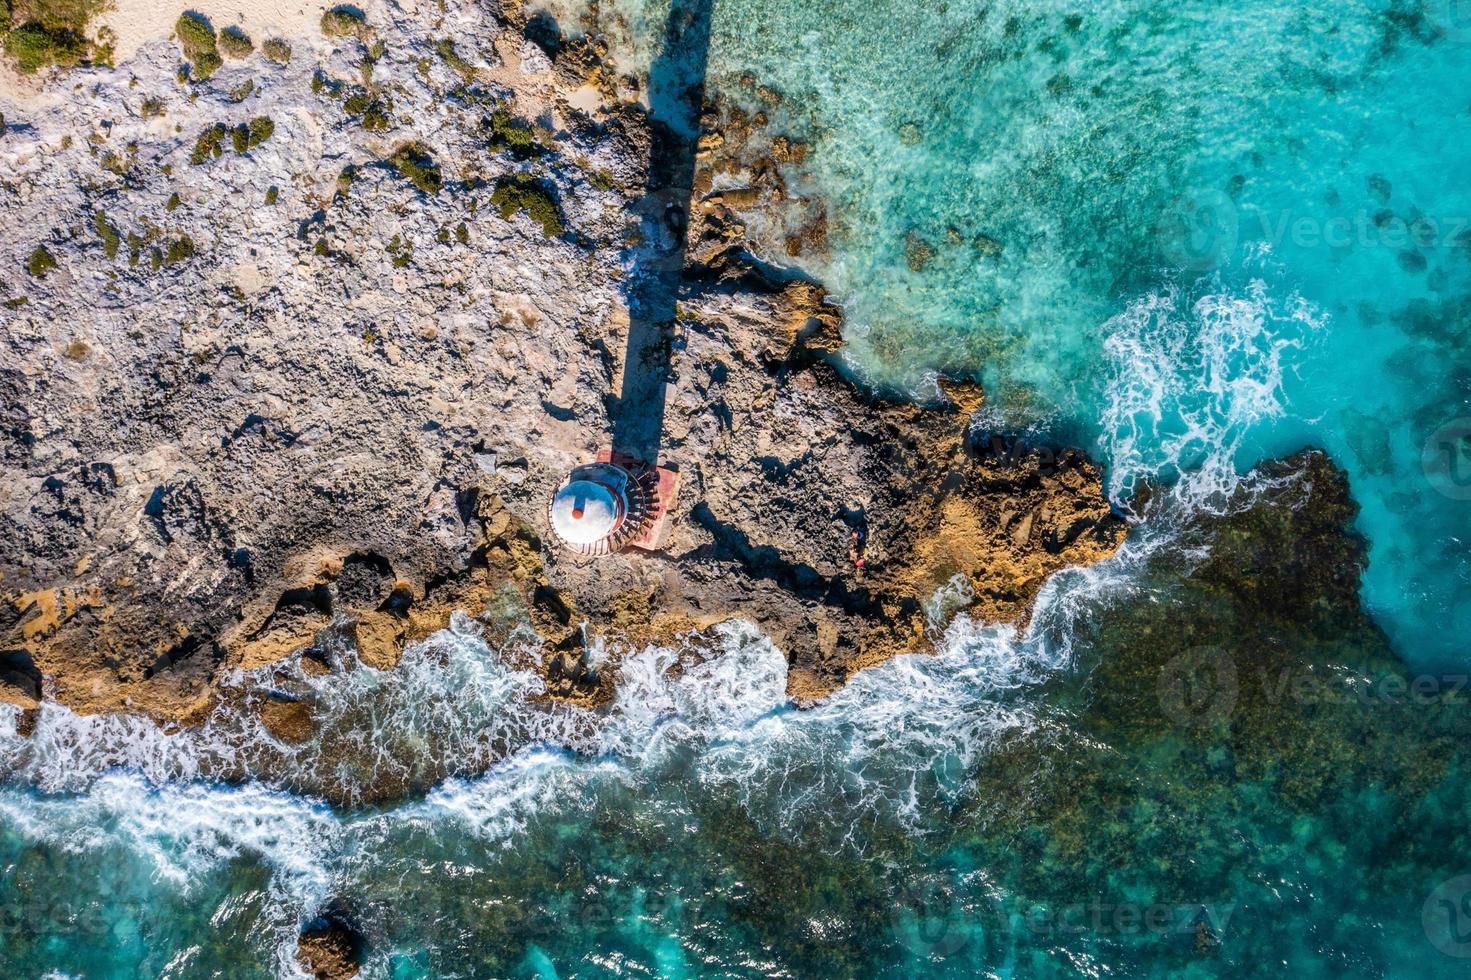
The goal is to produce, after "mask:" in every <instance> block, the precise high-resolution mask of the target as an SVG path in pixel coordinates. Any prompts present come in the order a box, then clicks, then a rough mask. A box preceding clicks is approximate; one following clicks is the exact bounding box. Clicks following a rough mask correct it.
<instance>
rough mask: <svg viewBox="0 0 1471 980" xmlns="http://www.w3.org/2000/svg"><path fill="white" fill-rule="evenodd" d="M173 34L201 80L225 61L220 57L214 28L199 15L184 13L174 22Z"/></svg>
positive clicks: (196, 76) (195, 75)
mask: <svg viewBox="0 0 1471 980" xmlns="http://www.w3.org/2000/svg"><path fill="white" fill-rule="evenodd" d="M174 34H175V35H177V37H178V38H179V47H180V48H181V49H183V52H184V57H185V59H186V60H188V62H189V64H190V66H191V67H192V68H193V71H194V77H195V78H198V79H200V80H201V81H202V80H204V79H206V78H209V77H210V76H211V75H213V74H214V73H215V72H217V71H219V70H220V66H221V65H223V64H224V63H225V62H224V59H222V58H221V57H220V48H219V41H218V38H217V37H216V36H215V29H214V28H213V27H211V26H210V23H209V21H207V20H205V19H204V18H203V17H201V16H200V15H198V14H192V13H186V14H184V15H183V16H182V17H180V18H179V19H178V21H176V22H175V23H174Z"/></svg>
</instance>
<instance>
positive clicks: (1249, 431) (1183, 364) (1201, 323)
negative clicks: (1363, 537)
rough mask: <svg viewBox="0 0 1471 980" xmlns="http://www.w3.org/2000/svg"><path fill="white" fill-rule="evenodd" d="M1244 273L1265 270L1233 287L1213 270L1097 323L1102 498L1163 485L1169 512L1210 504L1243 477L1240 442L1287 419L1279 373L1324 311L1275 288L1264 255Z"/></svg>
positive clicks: (1211, 507)
mask: <svg viewBox="0 0 1471 980" xmlns="http://www.w3.org/2000/svg"><path fill="white" fill-rule="evenodd" d="M1247 268H1248V269H1249V270H1251V271H1254V272H1261V273H1263V274H1264V275H1257V276H1254V277H1253V278H1251V279H1250V280H1249V281H1248V282H1247V283H1246V284H1245V286H1244V287H1242V288H1240V289H1236V290H1233V289H1231V288H1229V287H1228V286H1227V285H1226V284H1225V282H1224V281H1223V278H1222V277H1221V276H1220V275H1216V276H1213V277H1210V278H1207V279H1202V280H1199V281H1198V282H1196V283H1195V284H1194V285H1193V286H1191V287H1189V288H1185V287H1182V286H1179V285H1175V284H1169V285H1165V286H1162V287H1161V288H1159V289H1156V290H1154V291H1153V292H1150V293H1147V294H1145V295H1143V296H1140V297H1138V298H1136V299H1134V300H1133V301H1131V302H1130V303H1129V304H1128V306H1127V307H1126V308H1125V310H1124V311H1123V312H1122V313H1120V314H1118V315H1117V316H1115V317H1113V318H1112V319H1111V320H1109V321H1108V322H1107V323H1106V324H1104V328H1103V333H1104V339H1103V349H1104V354H1105V355H1106V361H1107V363H1106V368H1105V371H1106V375H1107V380H1106V384H1105V390H1104V397H1103V408H1102V412H1101V416H1102V417H1101V419H1100V422H1101V435H1100V437H1099V449H1100V451H1101V454H1102V456H1103V459H1104V463H1105V466H1106V469H1107V483H1106V489H1107V492H1108V494H1109V496H1110V498H1112V499H1114V500H1119V499H1121V498H1123V497H1125V496H1127V495H1128V494H1130V493H1132V492H1133V491H1134V490H1135V489H1137V488H1138V487H1139V486H1140V485H1141V484H1142V483H1144V482H1146V481H1149V482H1162V483H1165V484H1169V485H1171V492H1170V494H1169V495H1168V498H1169V499H1170V501H1171V502H1172V504H1173V506H1174V507H1175V508H1177V509H1179V508H1185V509H1189V510H1201V509H1205V510H1217V509H1219V508H1220V507H1221V506H1222V505H1223V503H1224V501H1225V499H1226V498H1227V497H1228V496H1230V495H1231V493H1232V491H1233V490H1234V489H1235V488H1236V487H1237V486H1238V484H1239V482H1240V478H1239V476H1238V467H1239V465H1240V464H1241V462H1242V456H1243V454H1244V451H1245V450H1246V449H1247V448H1248V440H1250V439H1252V438H1259V437H1260V436H1261V435H1262V431H1263V430H1264V429H1267V428H1269V427H1270V426H1272V425H1273V424H1274V423H1275V422H1276V421H1277V420H1279V419H1281V418H1283V417H1284V416H1285V414H1286V410H1287V402H1286V398H1285V396H1284V394H1283V379H1284V377H1285V374H1286V372H1288V371H1290V370H1292V369H1293V366H1294V362H1293V357H1294V354H1295V352H1297V351H1300V350H1302V349H1303V348H1304V347H1305V346H1306V345H1307V344H1308V343H1309V342H1310V341H1311V340H1313V339H1314V335H1315V333H1317V331H1319V330H1320V328H1321V327H1322V326H1323V325H1324V323H1326V317H1325V316H1324V314H1323V313H1322V312H1321V311H1320V310H1319V309H1318V308H1317V307H1315V306H1314V305H1313V304H1312V303H1310V302H1309V301H1307V300H1306V299H1304V298H1303V297H1302V296H1301V295H1299V294H1298V293H1296V292H1292V293H1291V294H1290V295H1288V296H1287V298H1286V299H1280V298H1278V297H1277V296H1276V295H1275V292H1274V290H1273V288H1272V287H1270V286H1269V285H1268V282H1267V278H1266V276H1267V275H1270V274H1271V272H1272V270H1271V269H1270V255H1269V253H1266V252H1265V251H1261V250H1258V251H1257V252H1254V253H1253V254H1252V255H1250V256H1249V257H1248V260H1247Z"/></svg>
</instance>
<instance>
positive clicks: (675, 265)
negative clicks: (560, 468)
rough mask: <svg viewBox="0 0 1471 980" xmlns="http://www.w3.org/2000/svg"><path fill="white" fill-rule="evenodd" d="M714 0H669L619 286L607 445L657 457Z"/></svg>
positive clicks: (654, 67) (651, 458)
mask: <svg viewBox="0 0 1471 980" xmlns="http://www.w3.org/2000/svg"><path fill="white" fill-rule="evenodd" d="M711 6H712V0H673V4H672V5H671V7H670V9H669V17H668V19H667V21H666V22H665V28H664V43H663V47H662V48H661V50H660V51H659V54H658V56H657V57H656V58H655V59H654V61H653V63H652V64H651V65H650V66H649V88H648V99H649V116H648V118H649V124H650V130H651V133H650V136H651V145H650V150H649V176H648V182H647V184H646V186H645V188H644V195H643V197H641V198H640V199H639V200H638V202H637V203H635V204H634V206H633V210H634V211H635V213H637V214H638V215H639V223H640V231H641V237H642V243H641V244H640V245H639V246H638V247H637V248H636V250H635V252H634V262H633V271H632V274H631V275H630V276H629V278H628V284H627V286H626V287H625V295H626V297H627V299H628V310H629V328H628V347H627V350H626V351H625V353H624V359H623V384H622V388H621V390H620V391H619V395H618V402H617V405H616V406H615V408H614V411H613V418H612V423H613V425H612V428H613V432H612V442H613V446H612V448H613V450H614V451H615V452H617V453H621V454H623V455H624V456H628V457H632V458H634V459H638V460H642V461H644V462H647V463H657V462H660V460H659V451H660V447H661V443H662V441H663V426H664V388H665V384H666V383H667V382H668V380H669V377H670V370H671V367H670V362H671V359H672V356H673V345H674V322H675V313H676V305H677V303H678V302H679V298H680V295H681V290H682V289H683V286H684V264H685V253H686V232H687V230H688V227H689V216H690V201H691V198H692V196H693V194H694V190H693V188H694V174H695V150H696V145H697V143H698V141H699V136H700V121H699V119H700V107H701V105H702V103H703V102H704V99H705V70H706V64H707V61H708V55H709V47H710V13H711Z"/></svg>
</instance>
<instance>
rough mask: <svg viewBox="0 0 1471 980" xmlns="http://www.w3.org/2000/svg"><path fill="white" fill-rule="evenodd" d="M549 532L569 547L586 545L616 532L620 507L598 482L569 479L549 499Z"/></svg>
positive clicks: (609, 490) (620, 504) (619, 519)
mask: <svg viewBox="0 0 1471 980" xmlns="http://www.w3.org/2000/svg"><path fill="white" fill-rule="evenodd" d="M551 517H552V530H553V531H555V532H556V533H557V537H559V538H561V539H562V540H563V541H566V542H567V543H568V544H572V545H589V544H595V543H597V542H598V541H601V540H602V539H604V538H606V537H608V536H609V535H610V534H612V533H613V532H614V531H616V530H618V525H619V524H620V523H621V522H622V521H623V505H622V502H621V501H620V500H619V499H618V496H617V495H616V494H615V493H614V492H613V490H611V489H609V488H608V487H607V486H605V485H603V484H601V483H595V482H593V481H592V480H573V481H571V482H570V483H568V484H567V485H566V486H565V487H563V488H562V489H560V490H558V491H557V495H556V496H555V497H553V498H552V506H551Z"/></svg>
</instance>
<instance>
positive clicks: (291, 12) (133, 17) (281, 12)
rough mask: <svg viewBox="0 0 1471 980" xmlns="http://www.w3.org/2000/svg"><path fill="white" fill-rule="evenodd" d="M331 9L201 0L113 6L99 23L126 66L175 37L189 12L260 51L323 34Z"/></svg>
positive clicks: (296, 2) (310, 0)
mask: <svg viewBox="0 0 1471 980" xmlns="http://www.w3.org/2000/svg"><path fill="white" fill-rule="evenodd" d="M330 6H332V4H331V3H326V2H318V0H196V2H194V3H187V4H174V3H160V2H158V0H113V5H112V9H111V10H109V11H107V12H106V13H105V14H103V15H102V16H101V17H100V18H99V19H98V22H97V23H98V25H99V26H105V27H107V28H109V29H111V30H112V32H113V33H114V34H116V35H117V54H116V59H117V62H118V63H119V64H121V63H122V62H124V61H126V60H128V59H129V58H131V57H133V55H134V54H136V53H137V51H138V49H139V48H140V47H142V46H143V45H144V44H147V43H148V42H149V41H153V40H158V39H161V38H167V37H170V36H171V35H172V34H173V33H174V22H175V21H177V20H178V19H179V15H180V14H182V13H183V12H184V11H186V10H190V11H193V12H194V13H197V14H203V15H204V16H205V17H207V18H209V22H210V23H211V24H213V25H214V27H215V30H220V29H222V28H226V27H239V28H240V29H241V30H243V31H245V33H246V34H248V35H250V38H251V40H253V41H255V43H256V44H257V45H259V44H260V42H262V41H264V40H265V39H266V38H268V37H281V38H285V39H287V40H290V39H292V38H297V37H304V36H312V35H315V34H319V33H320V30H319V29H318V24H319V22H320V21H321V19H322V11H324V10H326V9H327V8H328V7H330Z"/></svg>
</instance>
